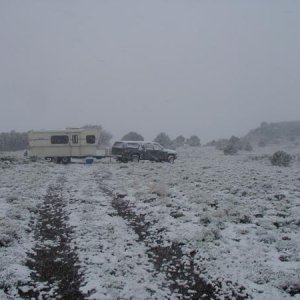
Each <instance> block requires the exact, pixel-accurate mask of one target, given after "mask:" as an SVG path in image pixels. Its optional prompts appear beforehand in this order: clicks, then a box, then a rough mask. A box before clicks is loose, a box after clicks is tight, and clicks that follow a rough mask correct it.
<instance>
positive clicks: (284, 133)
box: [243, 121, 300, 146]
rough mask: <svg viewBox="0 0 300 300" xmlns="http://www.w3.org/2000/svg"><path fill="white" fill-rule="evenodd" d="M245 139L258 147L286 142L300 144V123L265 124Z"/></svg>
mask: <svg viewBox="0 0 300 300" xmlns="http://www.w3.org/2000/svg"><path fill="white" fill-rule="evenodd" d="M243 139H245V140H247V141H249V142H250V143H252V144H253V145H255V144H256V145H258V146H265V145H270V144H281V143H286V142H293V143H295V144H296V143H300V121H292V122H279V123H266V122H263V123H261V125H260V127H258V128H256V129H253V130H251V131H250V132H249V133H248V134H247V135H246V136H245V137H243Z"/></svg>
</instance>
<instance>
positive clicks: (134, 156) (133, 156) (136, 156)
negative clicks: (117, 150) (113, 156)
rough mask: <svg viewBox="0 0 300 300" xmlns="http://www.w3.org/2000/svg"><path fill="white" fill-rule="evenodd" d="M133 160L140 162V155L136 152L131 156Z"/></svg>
mask: <svg viewBox="0 0 300 300" xmlns="http://www.w3.org/2000/svg"><path fill="white" fill-rule="evenodd" d="M131 160H132V161H133V162H135V163H138V162H139V161H140V157H139V156H138V155H137V154H134V155H132V156H131Z"/></svg>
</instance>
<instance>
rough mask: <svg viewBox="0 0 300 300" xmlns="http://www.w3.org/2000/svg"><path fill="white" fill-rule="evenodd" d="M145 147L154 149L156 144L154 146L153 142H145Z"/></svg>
mask: <svg viewBox="0 0 300 300" xmlns="http://www.w3.org/2000/svg"><path fill="white" fill-rule="evenodd" d="M145 149H146V150H153V149H154V146H153V144H151V143H147V144H145Z"/></svg>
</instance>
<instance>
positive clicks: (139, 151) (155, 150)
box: [112, 141, 177, 163]
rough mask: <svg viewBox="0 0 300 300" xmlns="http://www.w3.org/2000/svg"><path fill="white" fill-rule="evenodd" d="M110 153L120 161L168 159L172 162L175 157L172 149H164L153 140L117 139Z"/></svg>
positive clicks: (175, 154)
mask: <svg viewBox="0 0 300 300" xmlns="http://www.w3.org/2000/svg"><path fill="white" fill-rule="evenodd" d="M112 155H114V156H115V157H116V158H117V160H119V161H122V162H128V161H135V162H138V161H139V160H151V161H168V162H170V163H173V162H174V160H175V159H176V158H177V153H176V151H174V150H170V149H165V148H164V147H163V146H161V145H160V144H158V143H154V142H144V141H142V142H136V141H118V142H115V143H114V144H113V146H112Z"/></svg>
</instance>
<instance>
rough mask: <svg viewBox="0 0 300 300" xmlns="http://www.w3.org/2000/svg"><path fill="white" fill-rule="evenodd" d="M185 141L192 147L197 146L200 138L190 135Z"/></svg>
mask: <svg viewBox="0 0 300 300" xmlns="http://www.w3.org/2000/svg"><path fill="white" fill-rule="evenodd" d="M187 143H188V145H190V146H192V147H199V146H200V139H199V137H198V136H197V135H192V136H191V137H190V138H189V139H187Z"/></svg>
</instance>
